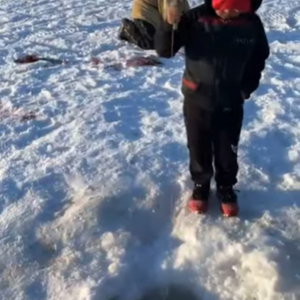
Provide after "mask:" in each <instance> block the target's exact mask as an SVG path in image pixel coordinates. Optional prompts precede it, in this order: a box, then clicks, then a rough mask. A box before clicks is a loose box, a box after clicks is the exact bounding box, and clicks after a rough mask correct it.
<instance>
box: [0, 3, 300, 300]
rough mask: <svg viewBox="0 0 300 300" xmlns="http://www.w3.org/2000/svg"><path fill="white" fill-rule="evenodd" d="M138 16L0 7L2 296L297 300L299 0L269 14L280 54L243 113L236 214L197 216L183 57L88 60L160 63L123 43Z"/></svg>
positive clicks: (268, 9)
mask: <svg viewBox="0 0 300 300" xmlns="http://www.w3.org/2000/svg"><path fill="white" fill-rule="evenodd" d="M190 3H191V4H192V6H194V5H196V4H197V1H196V0H194V1H193V2H190ZM198 3H199V2H198ZM130 7H131V1H129V0H126V1H121V0H109V1H108V0H106V1H104V0H88V1H82V0H52V1H45V0H35V1H29V0H21V1H15V0H1V9H0V23H1V26H0V31H1V35H0V49H1V50H0V51H1V57H0V77H1V80H0V96H1V102H0V127H1V131H0V137H1V143H0V274H1V275H0V299H1V300H2V299H3V300H4V299H5V300H54V299H55V300H60V299H61V300H141V299H143V300H146V299H147V300H150V299H151V300H162V299H167V300H193V299H197V300H254V299H255V300H282V299H284V300H299V299H300V207H299V204H300V122H299V121H300V2H299V1H288V0H264V3H263V6H262V7H261V8H260V10H259V11H258V13H259V15H260V16H261V18H262V20H263V22H264V24H265V26H266V31H267V34H268V39H269V42H270V46H271V56H270V58H269V59H268V62H267V66H266V69H265V71H264V74H263V78H262V82H261V86H260V87H259V89H258V90H257V91H256V92H255V93H254V94H253V96H252V98H251V100H249V101H247V103H246V104H245V119H244V125H243V131H242V136H241V143H240V148H239V162H240V173H239V183H238V185H237V188H238V189H239V190H240V193H239V194H238V195H239V197H240V206H241V213H240V216H239V217H238V218H233V219H224V218H223V217H222V216H221V214H220V210H219V207H218V204H217V202H216V201H213V203H212V208H211V210H210V212H209V214H208V215H207V216H199V215H192V214H189V213H188V212H187V211H186V209H185V206H186V200H187V198H188V196H189V195H190V192H191V187H192V183H191V181H190V177H189V173H188V155H187V148H186V137H185V129H184V125H183V119H182V94H181V92H180V81H181V75H182V71H183V59H184V58H183V56H182V55H180V54H178V55H176V56H175V57H174V58H172V59H160V60H161V61H162V62H163V65H162V66H153V67H136V68H123V69H121V70H114V69H107V68H104V67H103V65H101V64H99V65H94V64H91V63H90V59H91V58H92V57H97V58H99V59H101V61H103V62H104V63H105V64H109V63H121V64H124V62H125V60H126V59H129V58H132V57H133V56H135V55H146V54H147V55H149V54H155V52H154V51H144V52H143V51H141V50H139V49H138V48H136V47H133V46H130V45H128V44H126V43H124V42H121V41H118V39H117V31H118V26H119V23H120V18H122V17H129V16H130ZM24 54H37V55H40V56H46V57H51V58H55V59H63V60H67V61H68V63H66V64H58V65H55V64H54V65H51V63H50V64H49V63H47V62H37V63H33V64H24V65H20V64H16V63H15V62H14V60H15V59H16V58H18V57H21V56H22V55H24Z"/></svg>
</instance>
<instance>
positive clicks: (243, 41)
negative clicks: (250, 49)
mask: <svg viewBox="0 0 300 300" xmlns="http://www.w3.org/2000/svg"><path fill="white" fill-rule="evenodd" d="M234 41H235V42H236V43H238V44H242V45H252V44H253V43H254V39H242V38H235V39H234Z"/></svg>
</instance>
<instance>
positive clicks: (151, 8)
mask: <svg viewBox="0 0 300 300" xmlns="http://www.w3.org/2000/svg"><path fill="white" fill-rule="evenodd" d="M166 1H167V0H133V3H132V10H131V18H132V19H133V21H131V20H129V19H126V18H124V19H122V21H121V27H120V29H119V34H118V36H119V38H120V39H121V40H125V41H127V42H129V43H132V44H135V45H137V46H138V47H140V48H141V49H144V50H150V49H152V50H153V49H154V35H155V31H156V28H157V27H159V26H160V25H161V23H162V22H163V19H164V16H163V12H164V7H165V6H166ZM189 9H190V7H189V3H188V0H182V1H181V2H180V3H179V8H178V10H179V12H180V13H181V12H186V11H188V10H189Z"/></svg>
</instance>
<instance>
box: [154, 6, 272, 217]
mask: <svg viewBox="0 0 300 300" xmlns="http://www.w3.org/2000/svg"><path fill="white" fill-rule="evenodd" d="M175 1H176V0H175ZM177 1H178V0H177ZM261 2H262V0H252V1H251V0H205V3H204V4H202V5H200V6H197V7H195V8H193V9H191V10H190V11H188V12H187V13H185V14H184V15H183V16H181V17H180V16H179V14H174V13H171V14H169V15H168V18H167V22H164V23H163V24H162V26H161V27H160V28H159V29H158V30H157V32H156V35H155V48H156V52H157V53H158V55H159V56H161V57H166V58H169V57H171V56H173V55H175V53H176V52H177V51H178V50H179V49H180V48H181V47H182V46H184V47H185V55H186V58H185V70H184V75H183V79H182V92H183V94H184V108H183V113H184V120H185V127H186V132H187V146H188V149H189V155H190V174H191V178H192V180H193V182H194V191H193V193H192V196H191V198H190V200H189V204H188V206H189V209H190V211H192V212H197V213H205V212H206V211H207V209H208V199H209V195H210V181H211V178H212V176H213V166H212V161H213V160H214V167H215V181H216V186H217V197H218V199H219V201H220V206H221V211H222V213H223V215H224V216H226V217H232V216H236V215H237V214H238V202H237V195H236V193H235V191H234V189H233V186H234V185H235V184H236V183H237V173H238V162H237V149H238V143H239V136H240V132H241V127H242V122H243V103H244V100H245V99H248V98H249V97H250V95H251V94H252V93H253V92H254V91H255V90H256V89H257V88H258V86H259V81H260V78H261V72H262V71H263V70H264V68H265V61H266V60H267V58H268V57H269V45H268V41H267V37H266V34H265V30H264V27H263V24H262V22H261V20H260V18H259V16H258V15H257V14H256V13H255V12H256V10H257V9H258V8H259V7H260V5H261ZM178 21H179V23H178V29H177V30H174V31H173V30H172V24H175V23H177V22H178ZM172 45H173V47H172Z"/></svg>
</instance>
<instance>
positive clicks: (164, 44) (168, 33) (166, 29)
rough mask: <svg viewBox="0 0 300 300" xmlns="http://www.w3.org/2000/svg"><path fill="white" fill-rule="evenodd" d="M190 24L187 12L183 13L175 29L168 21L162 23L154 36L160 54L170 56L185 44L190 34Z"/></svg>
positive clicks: (157, 51)
mask: <svg viewBox="0 0 300 300" xmlns="http://www.w3.org/2000/svg"><path fill="white" fill-rule="evenodd" d="M188 24H189V20H188V16H187V14H183V15H182V17H181V19H180V22H179V24H178V28H177V29H176V30H173V28H172V25H170V24H168V23H166V22H162V23H161V25H160V26H159V27H158V28H157V29H156V33H155V36H154V45H155V50H156V53H157V55H158V56H160V57H165V58H170V57H172V56H174V55H175V54H176V53H177V52H178V50H179V49H180V48H181V47H183V46H184V45H185V42H186V39H187V36H188V34H189V30H188V28H189V25H188Z"/></svg>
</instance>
